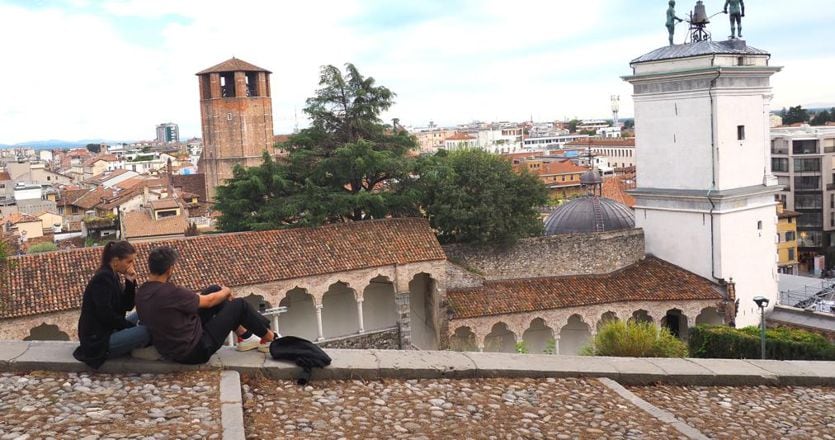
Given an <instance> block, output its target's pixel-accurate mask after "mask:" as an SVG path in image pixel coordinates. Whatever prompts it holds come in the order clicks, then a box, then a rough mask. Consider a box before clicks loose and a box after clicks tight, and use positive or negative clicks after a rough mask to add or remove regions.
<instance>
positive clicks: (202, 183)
mask: <svg viewBox="0 0 835 440" xmlns="http://www.w3.org/2000/svg"><path fill="white" fill-rule="evenodd" d="M171 185H172V186H174V188H181V189H182V190H183V192H189V193H192V194H197V201H198V202H205V201H206V175H205V174H203V173H199V174H187V175H183V174H175V175H174V176H173V180H172V181H171Z"/></svg>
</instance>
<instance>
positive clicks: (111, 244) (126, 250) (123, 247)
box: [101, 240, 136, 269]
mask: <svg viewBox="0 0 835 440" xmlns="http://www.w3.org/2000/svg"><path fill="white" fill-rule="evenodd" d="M135 253H136V249H135V248H134V247H133V245H132V244H130V243H128V241H127V240H122V241H108V242H107V244H106V245H104V249H103V250H102V252H101V268H102V269H104V268H105V267H107V266H109V265H110V262H111V261H113V259H114V258H125V257H127V256H128V255H133V254H135Z"/></svg>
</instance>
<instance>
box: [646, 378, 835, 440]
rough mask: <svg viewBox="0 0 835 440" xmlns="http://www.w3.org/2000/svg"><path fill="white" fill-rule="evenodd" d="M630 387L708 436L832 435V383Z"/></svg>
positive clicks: (834, 427) (834, 398)
mask: <svg viewBox="0 0 835 440" xmlns="http://www.w3.org/2000/svg"><path fill="white" fill-rule="evenodd" d="M630 390H631V391H632V392H633V393H635V394H637V395H638V396H640V397H641V398H642V399H644V400H646V401H648V402H650V403H652V404H653V405H655V406H657V407H659V408H664V409H666V410H668V411H670V412H672V413H674V414H675V415H676V417H678V418H679V419H680V420H682V421H684V422H687V423H688V424H690V426H693V427H694V428H696V429H698V430H700V431H702V433H703V434H705V435H707V436H709V437H711V438H718V439H741V438H763V439H783V438H798V439H800V438H802V439H827V440H831V439H833V438H835V388H831V387H810V388H799V387H784V388H783V387H781V388H778V387H766V386H760V387H695V386H693V387H679V386H664V385H659V386H654V387H631V388H630Z"/></svg>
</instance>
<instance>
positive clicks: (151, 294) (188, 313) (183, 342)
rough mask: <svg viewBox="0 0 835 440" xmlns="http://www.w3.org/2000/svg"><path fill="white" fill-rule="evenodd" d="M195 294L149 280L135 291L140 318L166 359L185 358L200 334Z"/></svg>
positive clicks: (198, 300)
mask: <svg viewBox="0 0 835 440" xmlns="http://www.w3.org/2000/svg"><path fill="white" fill-rule="evenodd" d="M199 304H200V299H199V298H198V296H197V294H196V293H194V292H192V291H190V290H188V289H185V288H183V287H179V286H176V285H174V284H171V283H161V282H159V281H148V282H147V283H145V284H143V285H142V287H140V288H139V290H137V292H136V313H138V314H139V321H140V322H141V323H142V324H143V325H145V326H146V327H148V329H149V330H150V331H151V338H152V339H153V343H154V346H156V347H157V350H158V351H159V352H160V354H161V355H163V356H165V357H166V358H167V359H171V360H179V359H182V358H184V357H186V356H187V355H188V354H189V353H191V351H192V350H193V349H194V347H195V346H196V345H197V343H198V342H199V341H200V337H201V336H202V334H203V326H202V325H201V323H200V317H199V315H198V314H197V312H198V308H199V307H198V305H199Z"/></svg>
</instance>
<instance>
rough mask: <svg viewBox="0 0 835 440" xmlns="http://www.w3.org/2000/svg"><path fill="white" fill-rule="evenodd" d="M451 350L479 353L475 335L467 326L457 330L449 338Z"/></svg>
mask: <svg viewBox="0 0 835 440" xmlns="http://www.w3.org/2000/svg"><path fill="white" fill-rule="evenodd" d="M449 348H450V350H453V351H478V341H477V340H476V335H475V333H473V331H472V329H471V328H470V327H467V326H462V327H458V328H456V329H455V332H453V334H452V336H450V337H449Z"/></svg>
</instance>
